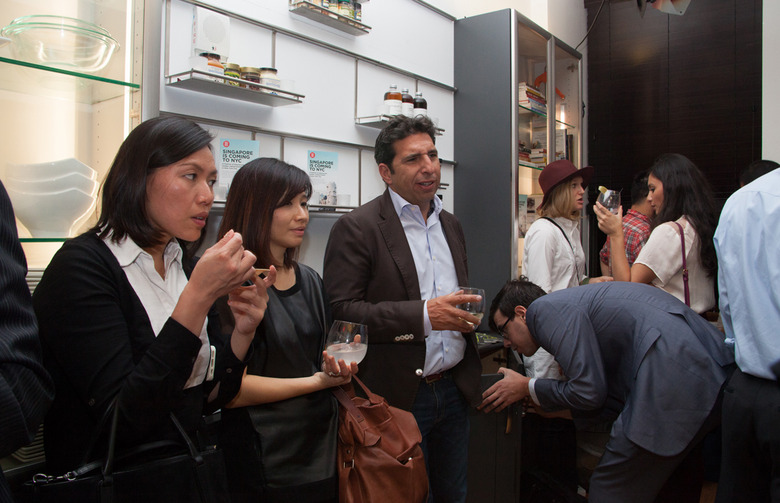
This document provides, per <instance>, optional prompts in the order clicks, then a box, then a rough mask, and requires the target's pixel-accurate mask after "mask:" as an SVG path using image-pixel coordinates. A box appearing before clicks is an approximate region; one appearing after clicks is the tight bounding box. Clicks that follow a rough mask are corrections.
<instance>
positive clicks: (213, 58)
mask: <svg viewBox="0 0 780 503" xmlns="http://www.w3.org/2000/svg"><path fill="white" fill-rule="evenodd" d="M200 55H201V56H202V57H205V58H206V71H207V72H208V73H213V74H214V75H219V76H220V77H221V76H223V75H225V67H224V66H223V65H222V62H220V60H219V59H220V56H219V54H214V53H210V52H202V53H201V54H200ZM212 80H213V81H214V82H219V83H224V82H225V79H220V78H216V77H215V78H213V79H212Z"/></svg>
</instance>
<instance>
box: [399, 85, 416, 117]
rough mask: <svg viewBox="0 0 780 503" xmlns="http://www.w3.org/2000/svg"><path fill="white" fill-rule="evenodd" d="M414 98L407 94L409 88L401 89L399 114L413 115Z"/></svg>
mask: <svg viewBox="0 0 780 503" xmlns="http://www.w3.org/2000/svg"><path fill="white" fill-rule="evenodd" d="M413 112H414V98H412V95H411V94H409V89H401V114H403V115H405V116H407V117H414V116H413V115H412V113H413Z"/></svg>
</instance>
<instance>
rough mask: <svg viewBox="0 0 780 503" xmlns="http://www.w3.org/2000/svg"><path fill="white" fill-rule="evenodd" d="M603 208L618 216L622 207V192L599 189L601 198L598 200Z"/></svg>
mask: <svg viewBox="0 0 780 503" xmlns="http://www.w3.org/2000/svg"><path fill="white" fill-rule="evenodd" d="M596 201H597V202H599V203H600V204H601V205H602V206H604V207H605V208H606V209H608V210H609V211H611V212H612V213H613V214H615V215H617V212H618V208H619V207H620V191H619V190H609V189H607V188H605V187H599V197H598V199H596Z"/></svg>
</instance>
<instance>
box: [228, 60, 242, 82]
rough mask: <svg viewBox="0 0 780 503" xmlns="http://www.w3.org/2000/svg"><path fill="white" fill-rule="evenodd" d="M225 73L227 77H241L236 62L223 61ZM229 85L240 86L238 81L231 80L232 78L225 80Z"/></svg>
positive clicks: (239, 68)
mask: <svg viewBox="0 0 780 503" xmlns="http://www.w3.org/2000/svg"><path fill="white" fill-rule="evenodd" d="M225 75H226V76H227V77H233V78H234V79H240V78H241V67H240V66H239V65H238V64H236V63H225ZM225 82H227V83H228V84H230V85H231V86H240V85H241V83H240V82H233V81H232V80H226V81H225Z"/></svg>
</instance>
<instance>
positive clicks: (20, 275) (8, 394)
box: [0, 182, 54, 501]
mask: <svg viewBox="0 0 780 503" xmlns="http://www.w3.org/2000/svg"><path fill="white" fill-rule="evenodd" d="M26 275H27V261H26V260H25V258H24V252H23V251H22V246H21V245H20V244H19V238H18V235H17V233H16V219H15V218H14V212H13V209H12V207H11V201H10V200H9V199H8V194H7V193H6V191H5V187H4V186H3V184H2V182H0V456H6V455H8V454H10V453H12V452H13V451H15V450H16V449H18V448H19V447H22V446H24V445H27V444H29V443H30V442H31V441H32V439H33V437H34V436H35V432H36V431H37V430H38V425H39V424H40V423H41V420H42V419H43V414H44V413H45V412H46V409H47V408H48V406H49V403H50V402H51V400H52V397H53V396H54V387H53V385H52V382H51V378H50V377H49V374H48V373H47V372H46V371H45V370H44V368H43V365H42V364H41V347H40V343H39V342H38V325H37V324H36V322H35V313H34V312H33V309H32V303H31V301H30V290H29V289H28V287H27V282H26V281H25V276H26ZM10 499H11V496H10V494H9V493H8V487H7V485H6V483H5V478H3V476H2V471H0V501H10Z"/></svg>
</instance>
